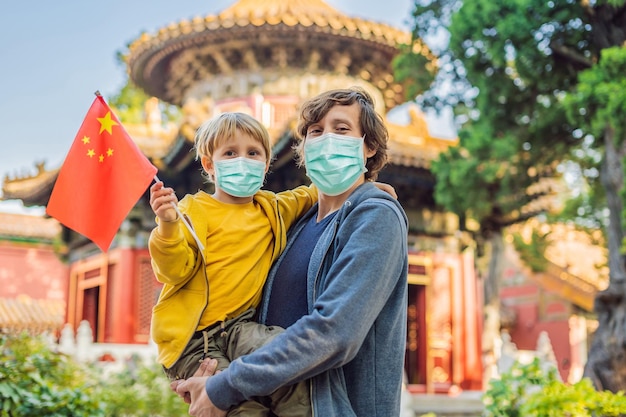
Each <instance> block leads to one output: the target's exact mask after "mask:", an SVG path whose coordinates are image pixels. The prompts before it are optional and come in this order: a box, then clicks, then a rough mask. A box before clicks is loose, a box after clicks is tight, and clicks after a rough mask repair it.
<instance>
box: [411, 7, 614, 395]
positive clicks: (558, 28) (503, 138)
mask: <svg viewBox="0 0 626 417" xmlns="http://www.w3.org/2000/svg"><path fill="white" fill-rule="evenodd" d="M413 18H414V28H415V29H414V35H415V37H416V38H417V37H419V38H423V39H427V40H428V39H429V38H431V39H432V38H433V36H434V35H437V36H441V34H446V33H447V34H449V42H448V43H446V44H444V45H443V47H442V48H441V49H440V50H439V51H435V52H436V53H437V52H438V53H439V56H440V62H441V63H440V66H439V67H440V68H441V72H440V74H439V76H438V77H437V82H436V83H435V85H434V86H433V87H432V88H431V90H430V92H429V93H428V94H425V95H424V96H423V97H422V98H421V100H422V101H423V102H424V104H426V105H431V106H434V107H435V108H438V107H441V106H444V105H453V106H455V110H456V112H457V114H459V115H460V116H463V117H464V120H465V121H466V123H465V124H464V125H463V126H462V129H461V130H460V132H459V139H460V143H459V146H457V147H454V148H452V149H450V150H449V152H446V153H444V154H442V155H441V157H440V159H439V160H438V161H436V163H435V164H434V165H433V171H434V173H435V175H436V178H437V185H436V190H435V198H436V200H437V202H438V203H439V204H441V205H443V206H444V207H445V208H446V209H448V210H451V211H453V212H455V213H457V214H458V215H459V216H460V217H461V219H466V218H472V219H474V220H476V221H477V222H478V224H479V227H478V228H477V230H476V238H477V240H478V241H479V242H481V241H485V242H488V243H489V244H488V245H487V247H488V248H491V251H490V252H491V256H490V258H489V259H490V264H489V267H488V274H487V281H486V283H485V288H486V294H485V302H486V306H485V311H486V315H487V317H486V319H485V320H486V324H485V328H486V329H489V328H491V329H492V331H495V326H496V324H494V323H493V322H491V326H490V317H489V316H490V315H491V316H492V317H497V316H498V308H499V300H498V292H499V288H498V282H499V281H500V275H501V272H500V271H501V266H500V265H499V262H498V260H499V259H501V258H502V257H501V256H500V251H501V250H502V233H503V230H504V229H505V228H506V227H507V226H509V225H511V224H514V223H517V222H521V221H524V220H526V219H527V218H529V217H532V216H535V215H537V214H539V213H542V212H543V211H544V210H545V209H546V208H547V206H546V205H545V204H543V202H544V199H543V198H542V197H544V196H547V195H550V194H551V193H552V192H553V190H552V189H551V188H550V186H549V185H550V184H553V183H554V182H553V181H551V180H553V179H555V178H556V177H558V175H559V171H558V168H559V167H560V166H563V165H562V164H563V163H564V161H567V160H571V161H581V160H582V159H585V158H586V161H585V162H586V163H587V164H588V166H587V167H586V168H594V169H586V170H585V171H584V172H585V173H586V174H588V175H589V177H588V179H589V180H590V181H591V182H594V181H595V182H596V183H597V182H598V181H597V178H594V177H593V173H594V172H599V173H600V184H602V186H603V193H598V192H597V191H596V192H594V194H593V195H594V196H597V195H600V194H602V195H603V196H604V197H605V198H606V204H607V205H608V208H609V212H610V218H609V226H608V228H607V230H606V234H607V237H608V246H609V254H610V261H609V266H610V270H611V283H610V286H609V288H608V289H607V290H606V291H604V292H602V293H600V294H599V295H598V297H597V299H596V311H597V313H598V318H599V322H600V325H599V328H598V331H597V333H596V335H595V337H594V342H593V345H592V348H591V350H590V353H589V360H588V363H587V367H586V370H585V374H586V375H587V376H589V377H590V378H591V379H592V380H593V382H594V384H595V386H596V387H597V388H600V389H609V390H611V391H614V392H615V391H618V390H620V389H624V388H626V367H625V366H624V365H623V361H622V360H621V359H622V358H623V356H624V354H626V331H625V329H626V299H625V298H624V293H625V292H624V291H625V289H626V275H625V273H624V260H623V258H622V253H621V252H620V247H621V243H622V240H623V227H622V223H623V222H622V216H623V213H622V211H623V193H624V187H623V176H624V171H623V156H624V135H623V132H622V129H621V126H620V121H621V120H624V117H623V116H624V115H623V111H624V106H625V103H626V100H625V96H624V89H623V81H622V80H623V79H624V74H626V71H624V68H623V64H622V58H621V56H622V55H623V53H624V52H623V48H622V45H623V43H624V41H625V40H626V31H625V30H624V28H625V27H626V6H625V5H624V0H595V1H582V0H580V1H578V0H551V1H544V0H517V1H512V0H472V1H466V2H461V1H460V0H417V1H416V3H415V9H414V13H413ZM613 47H616V48H615V49H613ZM605 60H606V62H604V61H605ZM590 152H592V153H595V154H597V155H599V156H600V157H599V158H598V159H596V160H594V159H593V158H588V157H587V156H588V155H589V154H590ZM580 155H585V157H581V156H580ZM594 205H595V204H591V205H590V206H594ZM492 337H493V334H491V335H486V337H485V338H484V340H485V341H486V342H488V341H489V340H493V339H492Z"/></svg>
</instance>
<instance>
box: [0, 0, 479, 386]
mask: <svg viewBox="0 0 626 417" xmlns="http://www.w3.org/2000/svg"><path fill="white" fill-rule="evenodd" d="M403 44H406V45H409V44H412V47H413V50H414V51H417V52H418V53H422V54H423V55H424V56H425V57H427V58H428V59H429V62H430V63H431V64H429V65H435V62H434V59H435V58H434V57H433V56H432V54H431V53H430V52H429V50H428V49H427V48H426V47H425V46H424V45H422V44H421V43H420V41H419V40H417V41H414V42H413V41H412V39H411V36H410V34H409V33H406V32H403V31H401V30H398V29H396V28H393V27H390V26H388V25H385V24H381V23H376V22H372V21H368V20H364V19H360V18H353V17H349V16H347V15H345V14H343V13H341V12H339V11H337V10H335V9H334V8H332V7H331V6H329V5H328V4H326V3H325V2H324V1H322V0H266V1H263V2H258V1H254V0H239V1H238V2H236V3H234V4H233V5H232V6H231V7H229V8H227V9H225V10H224V11H222V12H221V13H219V14H217V15H208V16H205V17H196V18H193V19H191V20H182V21H179V22H177V23H172V24H170V25H168V26H165V27H163V28H162V29H160V30H159V31H158V32H157V33H154V34H147V33H144V34H142V35H141V36H140V37H139V38H138V39H136V40H135V41H134V42H132V44H131V45H130V47H129V49H128V51H127V55H126V60H127V64H128V73H129V76H130V78H131V80H132V81H133V82H134V83H135V84H136V85H138V86H139V87H141V88H142V89H143V90H145V91H146V92H147V93H148V94H149V95H150V96H152V97H153V98H152V99H150V100H149V101H148V102H147V103H146V120H145V123H143V124H138V125H131V124H125V127H126V129H127V131H128V132H129V133H130V135H131V137H132V138H133V139H134V140H135V141H136V142H137V144H138V145H139V147H140V149H141V150H142V151H143V152H144V153H145V154H146V155H147V156H148V157H149V158H150V159H151V161H152V162H153V163H154V164H155V165H156V166H157V167H158V168H159V173H158V175H159V178H160V179H161V180H163V181H164V182H165V184H166V185H168V186H171V187H173V188H175V190H176V193H177V195H179V196H182V195H184V194H186V193H190V192H195V191H196V190H197V189H199V188H202V187H204V185H203V184H202V179H201V176H200V173H199V169H200V166H199V164H198V163H197V162H196V161H194V154H193V152H191V149H192V145H193V136H194V133H195V130H196V129H197V127H199V125H200V124H201V123H202V122H203V121H204V120H206V119H207V118H209V117H211V116H213V115H215V114H218V113H220V112H224V111H242V112H247V113H249V114H251V115H253V116H255V117H256V118H258V119H259V120H261V121H262V122H263V123H264V124H265V126H266V127H267V128H268V130H269V131H270V134H271V136H272V140H273V151H274V153H275V156H276V159H275V162H274V163H273V165H272V168H271V169H272V172H271V173H270V174H269V176H268V181H267V185H266V188H268V189H272V190H274V191H281V190H283V189H286V188H292V187H294V186H297V185H300V184H302V183H306V182H308V181H307V178H306V176H305V175H304V171H303V170H301V169H298V168H297V167H296V166H295V164H294V162H293V154H292V150H291V145H292V144H293V140H294V138H293V134H292V129H293V125H294V123H295V117H296V115H297V109H298V106H299V104H300V103H301V102H302V101H303V100H304V99H306V98H308V97H310V96H312V95H315V94H317V93H319V92H322V91H325V90H328V89H331V88H345V87H349V86H353V85H358V86H361V87H363V88H365V89H366V90H368V91H369V92H370V93H371V94H372V96H373V97H374V99H375V102H376V103H377V106H378V109H377V110H378V111H379V112H380V113H381V114H383V115H387V114H388V112H389V111H390V110H392V109H394V107H396V106H398V105H400V104H403V103H404V101H405V100H404V88H403V86H402V84H400V83H398V82H396V80H395V79H394V75H393V71H392V66H391V62H392V60H393V58H394V57H395V56H396V55H397V54H398V53H399V50H400V46H401V45H403ZM428 70H429V68H424V71H428ZM160 101H163V102H166V103H169V104H172V105H176V106H178V107H179V108H180V109H181V112H182V121H181V122H180V123H176V124H172V123H166V122H164V121H163V120H162V119H161V115H160V112H159V110H158V107H159V102H160ZM406 119H407V120H408V121H407V122H406V123H404V122H403V123H397V122H395V123H394V122H393V121H392V120H391V119H390V118H387V119H386V121H387V125H388V128H389V132H390V136H391V138H390V139H391V141H390V144H389V148H390V150H389V154H390V163H389V165H388V166H387V167H386V168H385V169H384V170H383V171H382V172H381V174H380V177H379V180H380V181H383V182H388V183H390V184H392V185H393V186H394V187H395V188H396V190H397V192H398V195H399V201H400V202H401V203H402V205H403V207H404V208H405V210H406V211H407V214H408V216H409V222H410V230H409V242H410V246H411V250H410V271H409V302H408V306H407V308H408V315H409V323H408V325H409V332H408V336H407V347H406V371H407V375H408V382H409V386H410V387H411V389H412V390H413V391H414V392H428V393H435V392H439V393H452V392H458V391H459V390H477V389H481V388H482V361H481V347H480V336H479V335H480V329H481V325H482V324H481V321H482V311H481V304H480V295H479V294H481V292H482V291H481V289H480V286H479V284H478V282H477V278H476V274H475V271H474V254H473V252H472V247H471V245H467V244H466V242H467V241H466V237H465V236H464V235H463V234H460V233H459V232H458V221H457V219H456V218H455V217H454V216H452V215H450V214H449V213H445V212H443V211H441V210H440V209H439V208H438V207H436V205H435V203H434V199H433V195H432V194H433V187H434V178H433V175H432V173H431V172H430V169H429V168H430V163H431V161H432V160H433V159H434V158H435V157H436V156H437V155H438V154H439V153H440V152H441V151H442V150H444V149H446V148H447V147H448V146H450V145H451V144H453V143H455V141H454V140H451V139H449V138H437V137H433V136H431V134H430V133H429V129H428V125H427V122H426V120H425V117H424V115H423V114H422V113H421V112H420V111H419V110H418V109H417V108H416V107H412V106H409V108H408V110H406ZM57 173H58V168H54V169H46V168H45V167H44V166H43V165H42V166H39V169H38V172H37V173H36V174H35V175H33V176H30V177H14V178H5V179H4V182H3V193H4V197H3V198H4V199H7V200H8V199H20V200H22V201H23V202H24V204H25V205H27V206H29V205H46V203H47V201H48V198H49V196H50V193H51V190H52V187H53V185H54V182H55V180H56V175H57ZM153 227H154V217H153V214H152V211H151V210H150V208H149V205H148V200H147V193H146V195H144V197H143V198H142V199H141V200H140V201H139V202H138V203H137V205H136V206H135V208H134V209H133V210H132V212H131V213H130V215H129V216H128V218H127V219H126V221H125V222H124V224H123V225H122V227H121V228H120V231H119V233H118V236H117V237H116V239H115V241H114V243H113V245H112V247H111V249H110V250H109V251H108V252H107V253H102V252H100V250H99V249H98V248H97V247H96V246H95V245H94V244H93V243H91V242H89V241H88V240H87V239H85V238H84V237H82V236H80V235H78V234H76V233H74V232H73V231H71V230H69V229H67V228H64V229H63V232H62V237H63V240H64V241H65V242H66V244H67V247H68V254H67V257H68V260H69V278H68V280H69V289H68V294H69V295H68V308H67V322H68V323H70V324H72V325H73V326H74V328H75V329H76V327H77V326H78V323H79V322H80V321H81V320H88V321H89V322H90V323H91V326H92V329H94V335H95V338H96V341H98V342H108V343H146V342H147V341H148V339H149V328H150V316H151V309H152V306H153V305H154V303H155V301H156V297H157V295H158V292H159V289H160V285H159V284H158V283H157V282H156V281H155V279H154V276H153V274H152V271H151V268H150V259H149V254H148V251H147V235H148V233H149V231H150V230H151V229H152V228H153ZM435 306H436V308H435Z"/></svg>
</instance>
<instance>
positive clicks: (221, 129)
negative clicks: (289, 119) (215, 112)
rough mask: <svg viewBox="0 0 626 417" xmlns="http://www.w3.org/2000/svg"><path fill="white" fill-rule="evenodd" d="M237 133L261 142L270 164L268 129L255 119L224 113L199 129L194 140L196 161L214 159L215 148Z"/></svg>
mask: <svg viewBox="0 0 626 417" xmlns="http://www.w3.org/2000/svg"><path fill="white" fill-rule="evenodd" d="M237 131H240V132H241V133H245V134H248V135H250V136H251V137H252V138H254V139H256V140H257V141H259V143H260V144H261V145H263V149H265V157H266V162H267V163H269V162H270V159H271V157H272V150H271V145H270V135H269V133H268V132H267V129H266V128H265V126H263V125H262V124H261V123H260V122H259V121H258V120H256V119H255V118H254V117H252V116H250V115H248V114H245V113H238V112H229V113H222V114H220V115H219V116H216V117H213V118H212V119H209V120H207V121H206V122H204V123H203V124H202V126H200V127H199V128H198V130H197V131H196V137H195V139H194V147H195V148H196V160H202V158H203V157H207V158H209V159H212V156H213V151H214V150H215V148H217V147H219V146H221V145H222V144H223V143H224V142H226V141H228V140H231V139H232V138H233V137H234V136H235V135H237Z"/></svg>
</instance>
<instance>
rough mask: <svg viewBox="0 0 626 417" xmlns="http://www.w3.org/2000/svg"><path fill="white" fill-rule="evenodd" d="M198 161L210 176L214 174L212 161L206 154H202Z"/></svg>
mask: <svg viewBox="0 0 626 417" xmlns="http://www.w3.org/2000/svg"><path fill="white" fill-rule="evenodd" d="M200 163H201V164H202V168H203V169H204V171H205V172H206V173H207V174H209V175H210V176H211V177H214V176H215V169H214V168H213V162H212V161H211V159H210V158H209V157H207V156H203V157H202V158H201V159H200Z"/></svg>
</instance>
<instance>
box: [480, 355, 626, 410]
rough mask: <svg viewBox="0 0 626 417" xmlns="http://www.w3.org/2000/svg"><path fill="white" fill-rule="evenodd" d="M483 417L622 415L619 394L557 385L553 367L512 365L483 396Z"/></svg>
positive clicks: (585, 382) (625, 405)
mask: <svg viewBox="0 0 626 417" xmlns="http://www.w3.org/2000/svg"><path fill="white" fill-rule="evenodd" d="M483 402H484V404H485V416H486V417H521V416H523V417H592V416H594V417H613V416H620V415H622V414H626V397H625V396H624V394H623V393H622V392H618V393H612V392H609V391H601V392H600V391H596V390H595V389H594V387H593V386H592V384H591V382H590V380H589V379H582V380H581V381H580V382H577V383H575V384H567V383H564V382H561V381H560V380H559V378H558V375H557V371H556V369H555V368H554V367H542V366H541V363H540V361H539V359H535V360H534V361H533V362H531V363H530V364H521V363H519V362H515V363H514V364H513V366H512V367H511V369H510V370H509V371H508V372H505V373H503V374H502V375H501V377H500V379H494V380H492V381H490V383H489V388H488V389H487V391H486V392H485V395H484V396H483Z"/></svg>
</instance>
